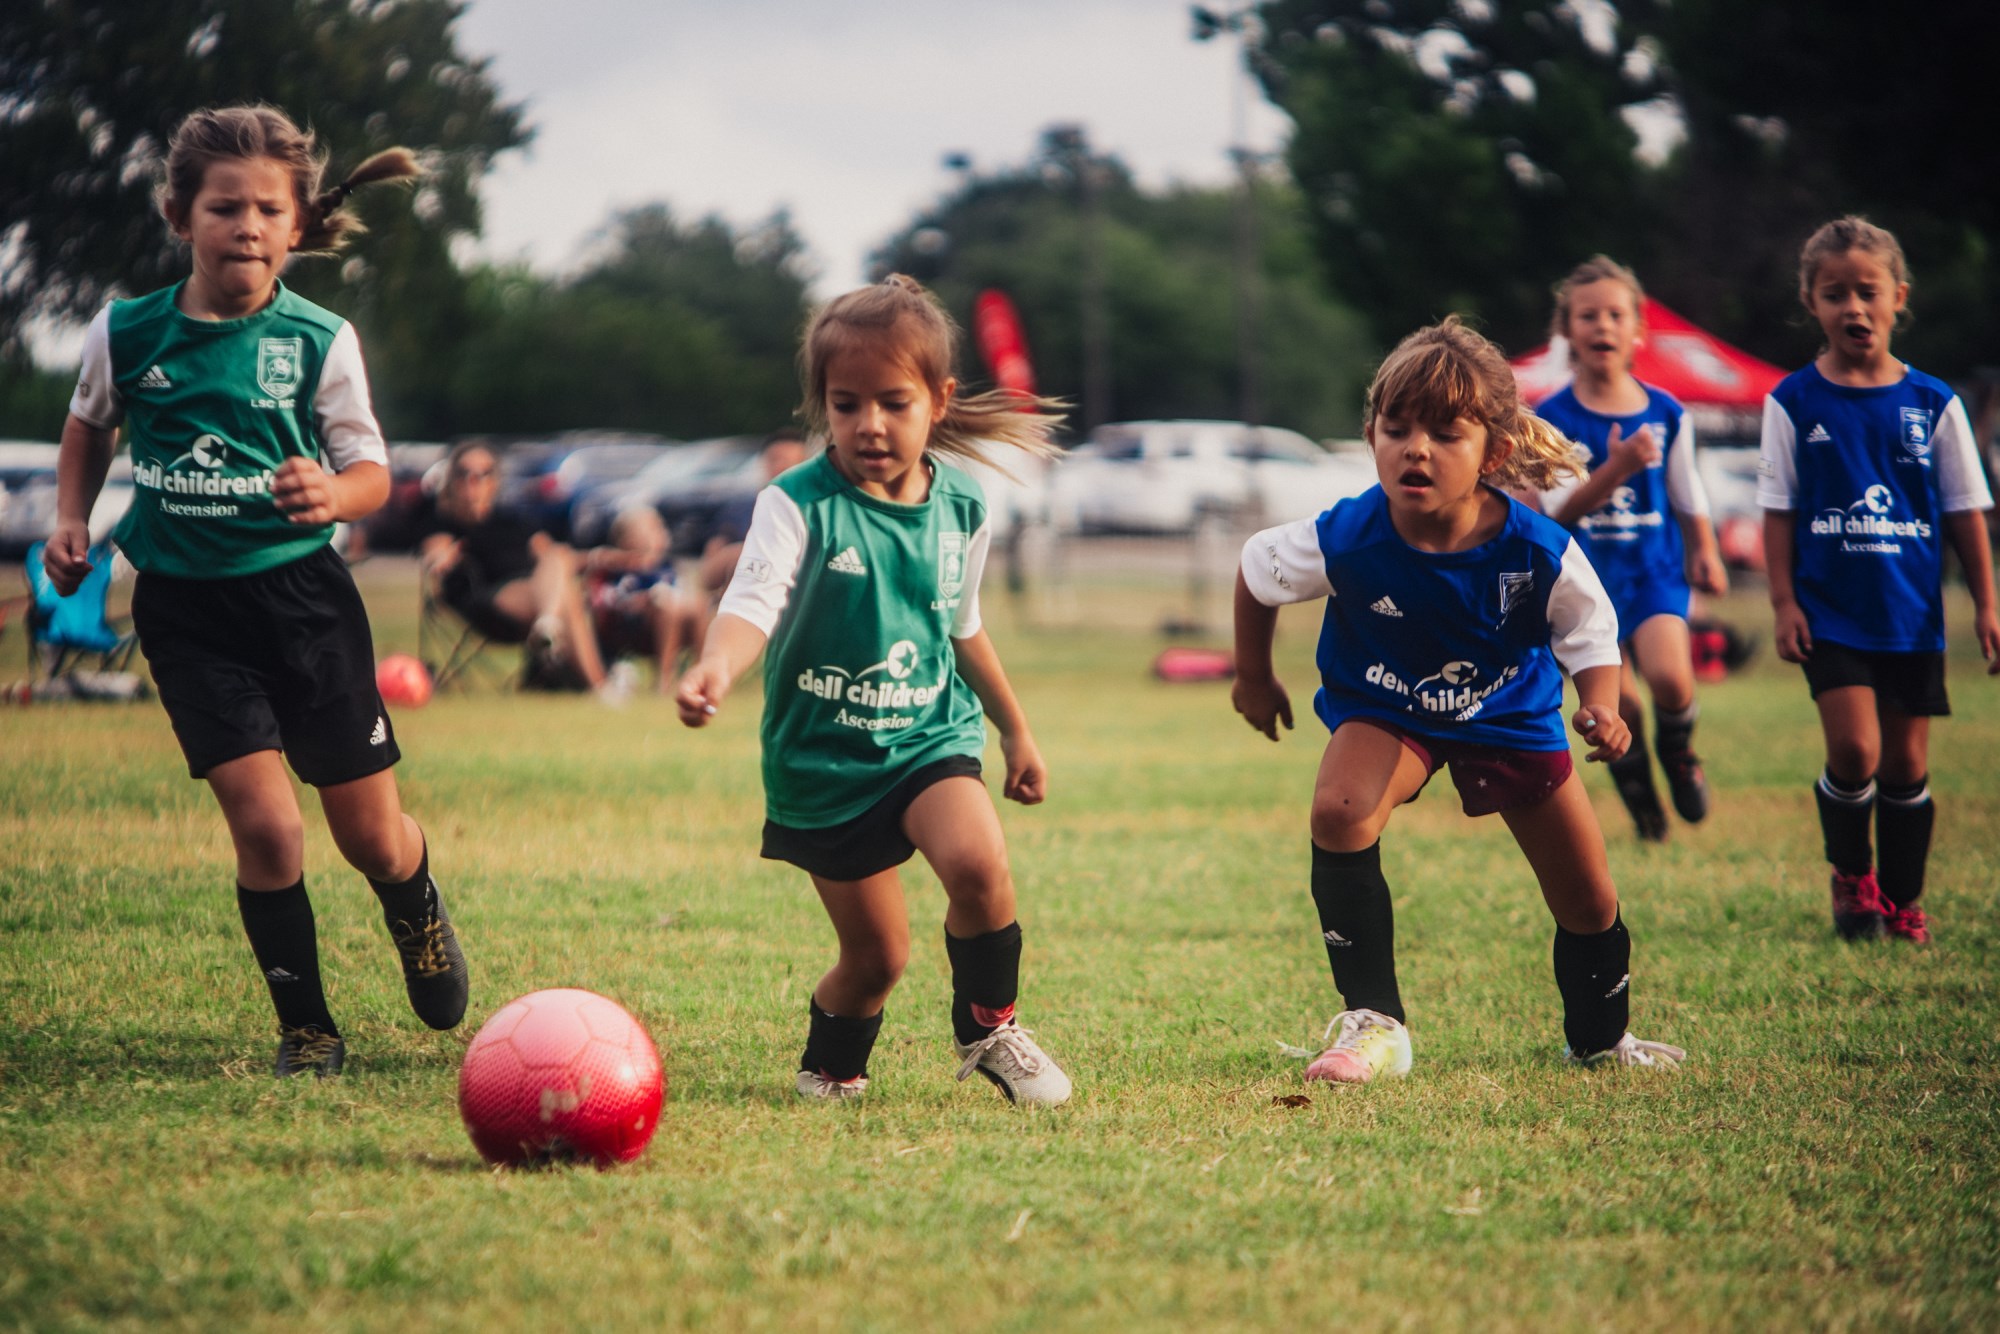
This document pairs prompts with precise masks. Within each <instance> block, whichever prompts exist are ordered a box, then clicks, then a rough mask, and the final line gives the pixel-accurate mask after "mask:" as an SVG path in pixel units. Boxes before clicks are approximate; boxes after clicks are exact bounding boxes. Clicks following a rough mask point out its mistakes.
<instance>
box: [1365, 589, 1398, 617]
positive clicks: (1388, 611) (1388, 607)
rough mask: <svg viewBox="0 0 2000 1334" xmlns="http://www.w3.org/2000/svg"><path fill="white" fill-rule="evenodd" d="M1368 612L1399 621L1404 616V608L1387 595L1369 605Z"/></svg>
mask: <svg viewBox="0 0 2000 1334" xmlns="http://www.w3.org/2000/svg"><path fill="white" fill-rule="evenodd" d="M1368 610H1370V611H1372V612H1376V613H1378V614H1379V615H1382V616H1394V617H1397V618H1399V619H1400V618H1401V616H1402V614H1403V610H1402V608H1400V607H1398V606H1397V605H1396V601H1395V599H1394V598H1391V597H1388V596H1387V595H1384V596H1382V597H1379V598H1377V599H1375V601H1374V602H1372V603H1370V604H1369V606H1368Z"/></svg>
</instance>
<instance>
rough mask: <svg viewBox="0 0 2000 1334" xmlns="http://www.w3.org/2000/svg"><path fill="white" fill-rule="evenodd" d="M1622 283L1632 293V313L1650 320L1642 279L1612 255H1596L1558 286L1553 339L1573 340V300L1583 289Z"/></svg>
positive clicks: (1551, 322) (1551, 319)
mask: <svg viewBox="0 0 2000 1334" xmlns="http://www.w3.org/2000/svg"><path fill="white" fill-rule="evenodd" d="M1607 280H1608V281H1611V282H1621V283H1624V284H1625V285H1626V286H1627V287H1629V288H1631V289H1632V313H1633V314H1634V315H1636V316H1638V317H1639V318H1640V319H1642V320H1643V319H1644V318H1645V317H1646V289H1645V288H1643V287H1641V286H1639V275H1638V274H1636V273H1634V272H1632V270H1630V269H1628V268H1626V267H1625V266H1624V265H1623V264H1620V263H1619V262H1618V261H1617V260H1615V259H1613V258H1611V256H1609V255H1592V256H1591V257H1590V258H1589V259H1586V260H1585V261H1583V263H1581V264H1579V265H1577V266H1576V267H1575V268H1573V269H1571V270H1570V271H1569V277H1567V278H1565V279H1563V280H1562V281H1561V282H1559V283H1557V284H1556V308H1555V312H1554V313H1553V314H1552V315H1550V317H1549V337H1550V338H1567V337H1569V299H1570V297H1572V296H1573V295H1575V293H1576V289H1577V288H1579V287H1588V286H1589V285H1590V284H1592V283H1601V282H1605V281H1607ZM1570 356H1571V357H1575V356H1576V349H1575V348H1571V349H1570Z"/></svg>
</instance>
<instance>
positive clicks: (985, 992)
mask: <svg viewBox="0 0 2000 1334" xmlns="http://www.w3.org/2000/svg"><path fill="white" fill-rule="evenodd" d="M944 952H945V957H946V958H948V959H950V960H951V1031H952V1032H953V1033H954V1034H955V1035H957V1037H958V1041H959V1045H960V1046H963V1047H969V1046H971V1045H972V1044H973V1043H975V1042H977V1041H979V1040H980V1039H981V1038H983V1037H986V1036H988V1035H989V1034H991V1033H992V1032H993V1030H994V1029H996V1028H998V1027H1000V1025H1002V1024H1004V1023H1006V1022H1007V1021H1008V1020H1010V1019H1012V1018H1013V1017H1014V1002H1015V1001H1016V1000H1018V999H1019V998H1020V995H1021V924H1020V923H1019V922H1009V923H1007V925H1005V926H1003V927H1001V928H1000V929H999V930H998V931H988V932H987V933H986V934H984V935H979V936H973V937H971V938H969V939H963V940H961V939H960V938H959V937H957V936H954V935H953V934H952V933H951V932H949V931H947V932H945V933H944Z"/></svg>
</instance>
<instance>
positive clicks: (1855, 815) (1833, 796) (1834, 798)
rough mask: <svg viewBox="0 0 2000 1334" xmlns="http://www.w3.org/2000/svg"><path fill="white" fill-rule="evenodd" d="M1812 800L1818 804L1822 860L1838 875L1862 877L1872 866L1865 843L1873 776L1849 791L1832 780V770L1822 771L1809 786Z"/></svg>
mask: <svg viewBox="0 0 2000 1334" xmlns="http://www.w3.org/2000/svg"><path fill="white" fill-rule="evenodd" d="M1813 799H1814V800H1815V801H1816V802H1818V803H1819V827H1820V832H1821V833H1822V834H1824V835H1825V836H1826V859H1827V860H1828V861H1829V862H1831V863H1833V869H1834V870H1836V871H1838V872H1839V873H1840V874H1842V875H1866V874H1867V873H1868V872H1869V871H1870V870H1872V869H1873V868H1874V865H1875V854H1874V851H1873V849H1872V848H1870V846H1869V842H1868V818H1869V816H1871V815H1873V814H1874V811H1875V778H1874V776H1873V775H1872V774H1871V775H1870V776H1868V777H1867V778H1864V779H1862V780H1861V781H1860V782H1859V783H1857V784H1855V785H1854V786H1852V787H1850V786H1848V785H1847V784H1845V783H1843V782H1841V781H1840V780H1839V779H1838V778H1835V777H1834V776H1833V770H1831V769H1825V770H1822V771H1821V772H1820V776H1819V781H1818V782H1817V783H1815V784H1813Z"/></svg>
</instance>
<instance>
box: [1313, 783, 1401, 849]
mask: <svg viewBox="0 0 2000 1334" xmlns="http://www.w3.org/2000/svg"><path fill="white" fill-rule="evenodd" d="M1384 823H1385V821H1384V819H1383V818H1382V816H1381V815H1380V814H1379V813H1378V812H1376V811H1375V810H1373V809H1371V808H1369V807H1366V806H1364V805H1363V804H1362V803H1361V802H1359V801H1357V800H1355V799H1354V798H1353V797H1351V796H1349V795H1347V794H1345V793H1343V792H1341V791H1339V790H1338V789H1328V790H1325V791H1321V792H1315V793H1314V794H1313V804H1312V841H1313V842H1314V843H1317V844H1318V845H1319V846H1320V847H1322V848H1326V849H1327V850H1328V851H1331V852H1358V851H1360V850H1361V849H1362V848H1365V847H1367V846H1368V845H1369V844H1371V843H1373V842H1374V841H1375V840H1376V839H1378V838H1380V837H1381V836H1382V825H1383V824H1384Z"/></svg>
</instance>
